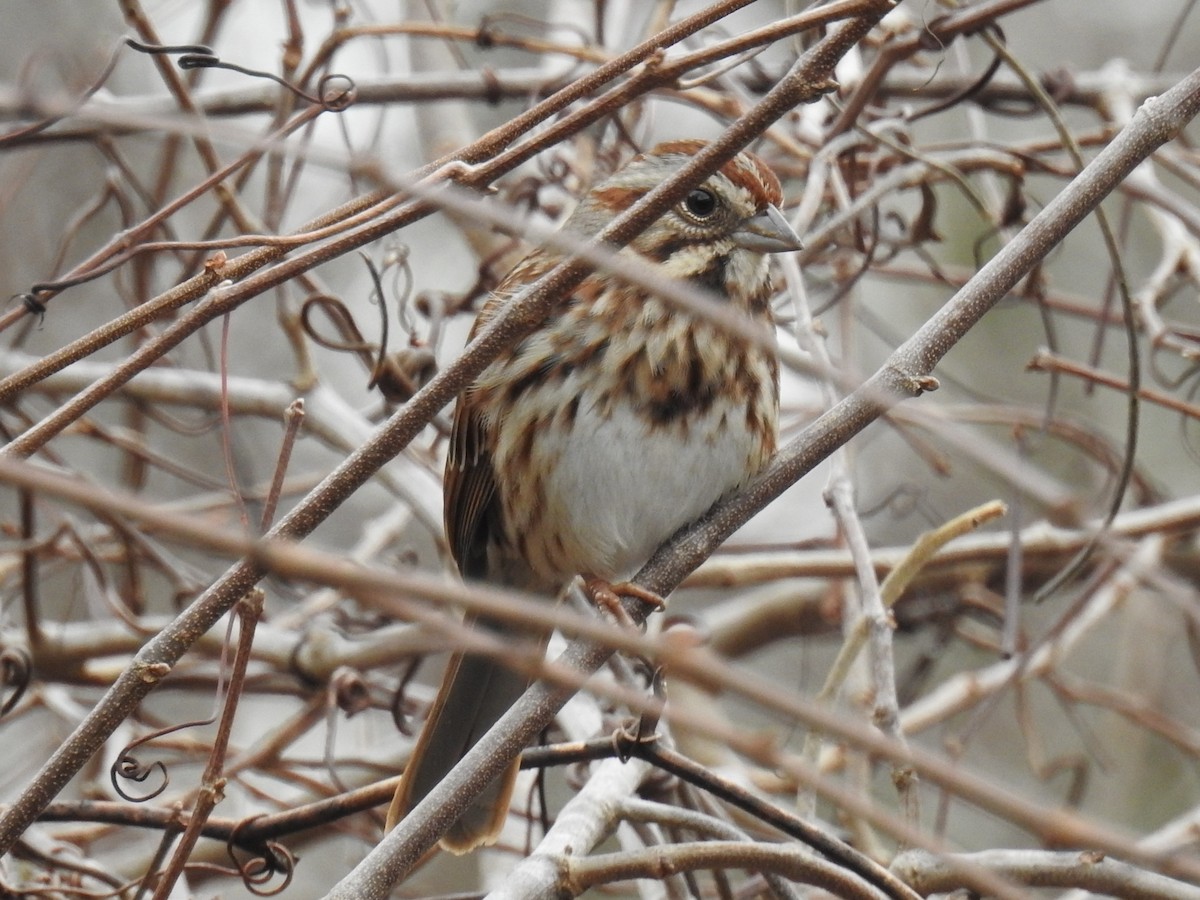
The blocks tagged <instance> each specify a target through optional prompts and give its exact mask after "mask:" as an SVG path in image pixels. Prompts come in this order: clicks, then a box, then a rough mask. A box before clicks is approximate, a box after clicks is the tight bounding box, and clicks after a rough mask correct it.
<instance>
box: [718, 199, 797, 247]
mask: <svg viewBox="0 0 1200 900" xmlns="http://www.w3.org/2000/svg"><path fill="white" fill-rule="evenodd" d="M733 240H734V242H735V243H736V244H737V245H738V246H739V247H745V248H746V249H747V250H754V251H757V252H758V253H785V252H787V251H788V250H799V249H800V246H801V245H800V236H799V235H798V234H796V232H795V230H794V229H793V228H792V226H791V225H789V224H788V220H787V219H785V218H784V217H783V213H781V212H780V211H779V210H778V209H776V208H775V206H774V205H773V204H772V205H768V206H767V208H766V209H764V210H763V211H762V212H760V213H758V214H757V215H754V216H751V217H750V218H748V219H746V220H745V221H743V222H742V224H741V225H740V226H739V227H738V230H737V231H735V232H734V233H733Z"/></svg>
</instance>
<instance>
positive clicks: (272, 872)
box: [225, 816, 296, 897]
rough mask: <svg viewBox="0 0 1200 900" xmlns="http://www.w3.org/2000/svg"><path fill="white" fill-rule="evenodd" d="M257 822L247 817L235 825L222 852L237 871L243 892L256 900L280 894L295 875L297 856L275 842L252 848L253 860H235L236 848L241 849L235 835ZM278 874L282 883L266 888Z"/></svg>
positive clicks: (265, 842) (255, 817) (253, 818)
mask: <svg viewBox="0 0 1200 900" xmlns="http://www.w3.org/2000/svg"><path fill="white" fill-rule="evenodd" d="M257 818H259V817H258V816H250V817H249V818H246V819H243V820H242V821H240V822H238V824H237V825H236V826H235V827H234V829H233V831H232V832H230V834H229V840H228V841H226V842H225V851H226V852H227V853H228V854H229V859H230V860H231V861H232V862H233V865H234V866H235V867H236V868H237V871H238V875H239V876H240V877H241V879H242V884H243V885H245V887H246V890H248V891H249V892H250V893H252V894H254V895H256V896H258V897H272V896H275V895H276V894H281V893H283V892H284V891H285V890H287V887H288V885H289V884H291V883H292V877H293V876H294V875H295V874H296V855H295V854H294V853H292V851H291V850H289V849H288V848H287V847H285V846H284V845H283V844H280V843H278V842H277V841H263V842H262V845H261V846H260V847H255V848H254V856H251V857H250V858H248V859H245V860H242V859H238V855H237V853H236V852H234V851H235V848H236V847H237V846H243V845H240V844H238V832H239V831H240V830H241V829H242V828H244V827H245V826H247V825H249V824H250V823H251V822H253V821H254V820H255V819H257ZM278 874H282V875H283V882H282V883H281V884H278V885H275V886H272V887H269V888H268V887H266V885H268V884H270V883H271V879H273V878H274V877H275V876H276V875H278Z"/></svg>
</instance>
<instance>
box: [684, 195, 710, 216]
mask: <svg viewBox="0 0 1200 900" xmlns="http://www.w3.org/2000/svg"><path fill="white" fill-rule="evenodd" d="M683 205H684V206H685V207H687V211H688V212H690V213H691V214H692V215H693V216H695V217H696V218H697V219H707V218H708V217H709V216H711V215H712V214H713V213H714V212H716V211H717V198H716V195H714V194H713V192H712V191H706V190H705V189H704V188H696V189H695V190H694V191H692V192H691V193H690V194H688V195H687V197H686V198H685V199H684V201H683Z"/></svg>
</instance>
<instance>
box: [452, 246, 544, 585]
mask: <svg viewBox="0 0 1200 900" xmlns="http://www.w3.org/2000/svg"><path fill="white" fill-rule="evenodd" d="M555 261H556V260H554V259H552V258H551V257H549V256H548V255H546V254H543V253H535V254H533V255H532V256H528V257H526V258H525V259H524V260H523V261H522V262H520V263H518V264H517V266H516V267H515V268H514V269H513V270H512V272H510V273H509V275H508V277H507V278H505V280H504V282H503V284H501V285H500V286H499V287H498V288H497V289H496V291H495V293H493V294H492V295H491V296H490V297H489V298H488V299H487V301H486V302H485V303H484V304H483V308H482V309H481V310H480V311H479V315H478V317H476V319H475V324H474V325H473V326H472V327H471V335H470V337H471V339H472V340H473V339H474V338H475V336H476V335H477V334H479V332H481V331H483V329H484V328H486V327H487V326H488V324H489V323H490V322H491V321H492V319H494V318H495V317H496V316H497V315H498V314H499V312H500V310H501V309H503V308H504V305H505V304H506V303H507V302H508V301H509V300H511V299H512V298H513V297H514V296H515V295H516V294H518V293H520V291H521V289H522V288H524V287H526V286H528V285H529V284H530V283H532V282H533V281H536V280H537V279H538V278H539V277H540V276H541V275H543V274H545V272H546V271H548V270H549V269H550V268H551V266H552V265H553V263H554V262H555ZM491 427H493V426H491V425H489V424H487V423H486V422H485V419H484V416H483V414H482V411H481V410H480V409H479V408H478V405H477V403H476V402H474V399H473V396H472V390H471V388H467V389H466V390H465V391H463V393H462V395H461V396H460V397H459V398H458V405H457V406H456V407H455V409H454V422H453V424H452V426H451V429H450V450H449V454H448V456H447V458H446V473H445V487H444V506H443V518H444V521H445V527H446V539H447V540H448V541H449V542H450V553H451V554H452V555H453V556H454V561H455V562H456V563H457V564H458V570H459V572H461V573H462V575H463V577H465V578H486V577H487V543H488V530H489V529H490V528H495V527H498V523H499V521H500V511H499V508H498V504H499V499H498V497H497V496H496V476H495V473H494V472H493V471H492V456H491V444H492V441H491V435H490V433H489V431H490V428H491Z"/></svg>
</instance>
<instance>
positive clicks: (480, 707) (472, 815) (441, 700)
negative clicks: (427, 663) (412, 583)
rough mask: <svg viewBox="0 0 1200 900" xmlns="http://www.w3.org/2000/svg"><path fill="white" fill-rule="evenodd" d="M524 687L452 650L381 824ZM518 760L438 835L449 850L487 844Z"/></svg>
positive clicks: (427, 787) (504, 808) (520, 680)
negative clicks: (439, 685)
mask: <svg viewBox="0 0 1200 900" xmlns="http://www.w3.org/2000/svg"><path fill="white" fill-rule="evenodd" d="M528 686H529V679H528V678H527V677H526V676H524V675H521V674H518V673H516V672H514V671H512V670H511V669H508V668H506V667H505V666H504V665H502V664H501V663H498V662H496V661H494V660H491V659H488V658H485V657H479V656H464V655H462V654H456V655H455V656H454V657H452V658H451V660H450V663H449V665H448V666H447V669H446V674H445V676H444V677H443V678H442V686H441V688H440V689H439V690H438V694H437V697H436V698H435V699H434V701H433V706H432V707H431V708H430V710H429V716H428V718H427V719H426V720H425V725H424V727H423V728H422V729H421V735H420V737H419V738H417V744H416V748H415V749H414V750H413V754H412V757H411V758H410V759H409V762H408V766H407V767H406V768H405V770H404V777H403V778H402V779H401V781H400V786H399V787H398V788H396V794H395V796H394V797H393V798H392V804H391V806H390V807H389V808H388V815H387V828H388V830H389V831H390V830H391V829H392V827H393V826H394V825H395V824H396V823H397V822H399V821H400V820H401V819H402V818H403V817H404V816H405V814H407V813H408V811H409V810H410V809H412V808H413V807H414V806H415V805H416V804H417V803H418V802H420V801H421V799H422V798H423V797H424V796H425V795H426V794H428V793H429V792H430V791H431V790H433V788H434V786H435V785H436V784H437V783H438V782H440V781H441V780H442V779H443V778H444V777H445V776H446V775H447V774H448V773H449V772H450V770H451V769H452V768H454V766H455V765H456V764H457V763H458V761H459V760H460V759H462V757H463V756H464V755H465V754H466V752H467V751H468V750H470V749H471V748H472V747H473V746H475V744H476V742H477V741H478V740H479V739H480V738H481V737H483V735H484V733H485V732H486V731H487V730H488V729H489V728H491V727H492V725H494V724H495V723H496V722H497V721H498V720H499V719H500V717H501V716H502V715H504V713H505V712H506V711H507V710H508V708H509V707H510V706H512V705H513V703H515V702H516V700H517V698H518V697H520V696H521V694H523V693H524V692H525V689H526V688H527V687H528ZM519 762H520V761H519V760H513V764H512V765H511V766H509V768H508V769H507V770H506V771H505V772H504V773H503V774H502V775H500V776H498V777H497V778H496V780H495V781H493V782H492V783H491V784H490V785H489V786H488V787H487V789H486V790H484V792H483V793H482V794H480V795H479V796H478V797H477V798H475V800H474V801H473V802H472V804H471V806H470V807H468V808H467V810H466V812H464V813H463V815H462V816H461V818H459V820H458V821H457V822H456V823H455V824H454V825H453V826H452V827H451V829H450V830H449V831H448V832H447V833H446V834H445V835H444V836H443V837H442V840H441V845H442V847H443V848H445V849H446V850H449V851H451V852H452V853H468V852H470V851H471V850H474V849H475V848H476V847H480V846H485V845H487V844H493V843H495V842H496V838H497V837H499V834H500V829H501V828H502V827H503V825H504V819H505V817H506V816H507V814H508V807H509V803H510V801H511V799H512V792H513V786H514V784H515V782H516V777H517V769H518V765H519Z"/></svg>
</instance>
